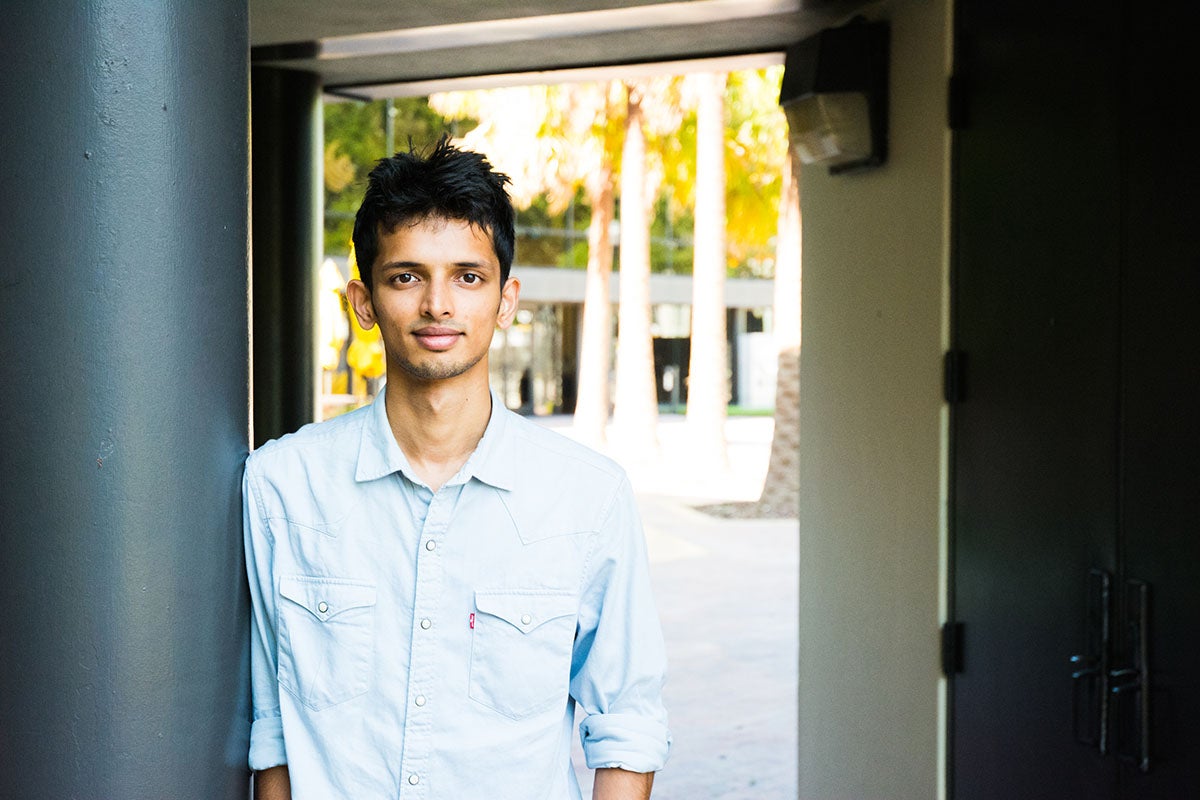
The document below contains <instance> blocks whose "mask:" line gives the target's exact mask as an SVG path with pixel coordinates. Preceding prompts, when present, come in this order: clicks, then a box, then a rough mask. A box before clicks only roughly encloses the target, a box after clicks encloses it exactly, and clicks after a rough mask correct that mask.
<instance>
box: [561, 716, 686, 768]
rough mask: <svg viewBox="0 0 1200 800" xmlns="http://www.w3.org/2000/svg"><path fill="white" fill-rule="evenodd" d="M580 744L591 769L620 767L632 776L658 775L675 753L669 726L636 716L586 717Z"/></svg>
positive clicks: (580, 727)
mask: <svg viewBox="0 0 1200 800" xmlns="http://www.w3.org/2000/svg"><path fill="white" fill-rule="evenodd" d="M579 740H580V742H581V743H582V745H583V755H584V760H585V761H586V762H587V765H588V767H589V768H590V769H600V768H603V767H619V768H621V769H625V770H629V771H630V772H658V770H660V769H662V767H663V765H664V764H665V763H666V762H667V755H668V754H669V753H670V750H671V734H670V732H669V731H668V730H667V726H666V725H663V724H662V723H660V722H658V721H657V720H654V719H648V718H646V717H639V716H636V715H634V714H592V715H591V716H589V717H585V718H584V720H583V722H581V723H580V724H579Z"/></svg>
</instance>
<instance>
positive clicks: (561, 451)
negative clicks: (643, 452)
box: [510, 412, 625, 481]
mask: <svg viewBox="0 0 1200 800" xmlns="http://www.w3.org/2000/svg"><path fill="white" fill-rule="evenodd" d="M510 413H512V417H511V420H512V421H511V423H510V424H512V426H513V435H514V436H515V438H516V439H517V441H518V442H520V444H521V446H522V448H523V449H525V450H526V454H527V455H536V460H534V461H532V462H531V463H529V464H522V465H521V466H522V467H537V468H539V469H541V470H543V471H548V472H558V471H561V470H563V469H582V470H584V471H586V472H590V473H593V474H595V475H601V476H607V477H608V478H610V479H612V480H614V481H620V480H622V479H624V477H625V470H624V469H623V468H622V467H621V465H620V464H618V463H617V462H616V461H613V460H612V459H611V458H609V457H608V456H606V455H604V454H602V453H599V452H597V451H595V450H593V449H592V448H590V447H588V446H587V445H585V444H583V443H582V442H577V441H575V440H574V439H572V438H570V437H569V436H565V435H563V434H561V433H559V432H558V431H555V430H551V429H550V428H547V427H546V426H544V425H539V424H538V423H536V422H533V421H532V420H529V419H526V418H525V417H523V416H521V415H520V414H517V413H515V412H510Z"/></svg>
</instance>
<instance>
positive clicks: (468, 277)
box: [462, 272, 483, 285]
mask: <svg viewBox="0 0 1200 800" xmlns="http://www.w3.org/2000/svg"><path fill="white" fill-rule="evenodd" d="M481 280H483V279H482V278H480V277H479V276H478V275H476V274H475V273H474V272H468V273H466V274H465V275H463V276H462V281H463V283H465V284H468V285H470V284H473V283H479V282H480V281H481Z"/></svg>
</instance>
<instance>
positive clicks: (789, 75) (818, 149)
mask: <svg viewBox="0 0 1200 800" xmlns="http://www.w3.org/2000/svg"><path fill="white" fill-rule="evenodd" d="M779 104H780V105H781V106H783V110H784V113H785V114H786V115H787V120H788V130H789V134H788V135H789V138H790V140H791V145H792V149H793V150H794V151H795V153H796V155H797V156H798V157H799V158H800V160H801V162H803V163H805V164H817V163H822V164H828V165H829V172H830V173H831V174H839V173H846V172H857V171H859V170H864V169H870V168H871V167H877V166H879V165H880V164H882V163H883V162H884V161H886V160H887V128H888V23H886V22H867V21H865V20H864V19H862V18H861V17H858V18H855V19H854V20H852V21H851V22H849V23H847V24H845V25H843V26H841V27H838V28H827V29H825V30H823V31H821V32H820V33H818V34H817V35H815V36H812V37H810V38H808V39H805V40H803V41H801V42H797V43H796V44H794V45H792V46H791V47H789V48H788V51H787V58H786V61H785V65H784V71H783V85H782V87H781V89H780V93H779Z"/></svg>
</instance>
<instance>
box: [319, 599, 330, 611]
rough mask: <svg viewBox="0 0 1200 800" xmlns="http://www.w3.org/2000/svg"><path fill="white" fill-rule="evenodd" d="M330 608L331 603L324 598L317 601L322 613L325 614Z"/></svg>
mask: <svg viewBox="0 0 1200 800" xmlns="http://www.w3.org/2000/svg"><path fill="white" fill-rule="evenodd" d="M328 610H329V603H326V602H325V601H324V600H322V601H321V602H319V603H317V611H320V612H321V613H322V614H324V613H325V612H326V611H328Z"/></svg>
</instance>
